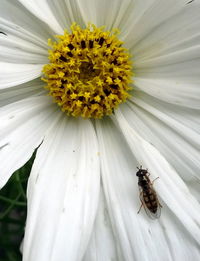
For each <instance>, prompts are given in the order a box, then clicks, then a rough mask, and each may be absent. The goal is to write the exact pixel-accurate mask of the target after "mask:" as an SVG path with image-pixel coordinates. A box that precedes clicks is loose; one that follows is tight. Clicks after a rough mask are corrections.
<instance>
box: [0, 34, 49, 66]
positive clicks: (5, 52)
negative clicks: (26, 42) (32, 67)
mask: <svg viewBox="0 0 200 261" xmlns="http://www.w3.org/2000/svg"><path fill="white" fill-rule="evenodd" d="M5 38H6V37H5ZM0 60H1V61H2V62H7V63H9V62H10V63H32V64H33V63H36V64H37V63H39V64H46V63H48V53H47V52H46V55H41V54H38V53H31V52H26V51H24V50H19V49H18V48H15V47H11V48H10V47H7V46H0Z"/></svg>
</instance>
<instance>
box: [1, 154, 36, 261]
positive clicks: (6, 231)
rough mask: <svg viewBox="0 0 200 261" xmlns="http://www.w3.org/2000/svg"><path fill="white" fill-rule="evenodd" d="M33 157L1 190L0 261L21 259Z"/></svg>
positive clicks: (18, 260) (17, 260)
mask: <svg viewBox="0 0 200 261" xmlns="http://www.w3.org/2000/svg"><path fill="white" fill-rule="evenodd" d="M34 158H35V153H34V155H33V156H32V158H31V159H30V160H29V161H28V162H27V163H26V164H25V165H24V166H23V167H22V168H20V169H19V170H17V171H16V172H15V173H14V174H13V175H12V177H11V178H10V180H9V181H8V182H7V184H6V185H5V186H4V187H3V189H2V190H0V261H21V260H22V256H21V253H20V245H21V241H22V239H23V236H24V226H25V221H26V212H27V210H26V187H27V181H28V177H29V174H30V171H31V167H32V164H33V161H34Z"/></svg>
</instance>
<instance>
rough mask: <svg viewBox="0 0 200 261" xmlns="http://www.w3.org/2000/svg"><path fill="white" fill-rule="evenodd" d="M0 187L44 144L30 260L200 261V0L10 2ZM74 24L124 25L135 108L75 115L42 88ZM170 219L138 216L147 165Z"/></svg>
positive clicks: (5, 22) (2, 52)
mask: <svg viewBox="0 0 200 261" xmlns="http://www.w3.org/2000/svg"><path fill="white" fill-rule="evenodd" d="M0 4H1V8H0V31H1V34H0V59H1V62H0V69H1V70H0V72H1V73H0V103H1V110H0V126H1V130H0V186H1V187H2V186H3V185H4V184H5V183H6V182H7V180H8V179H9V177H10V176H11V175H12V173H13V172H14V171H15V170H17V169H18V168H20V167H21V166H22V165H24V164H25V163H26V161H27V160H28V159H29V158H30V157H31V155H32V153H33V152H34V150H35V149H36V148H37V147H38V146H39V148H38V150H37V154H36V159H35V161H34V164H33V168H32V171H31V174H30V178H29V184H28V217H27V224H26V232H25V238H24V247H23V260H24V261H36V260H37V261H75V260H76V261H77V260H80V261H82V260H83V261H97V260H98V261H111V260H113V261H114V260H115V261H117V260H118V261H133V260H136V261H160V260H162V261H169V260H173V261H179V260H185V261H188V260H194V261H197V260H200V252H199V248H198V243H199V242H200V219H199V215H200V206H199V203H198V201H197V199H199V175H200V154H199V149H200V146H199V145H200V127H199V123H200V117H199V115H200V111H199V109H200V44H199V41H200V32H199V28H200V1H199V0H194V1H188V0H123V1H121V0H112V1H111V0H110V1H107V0H101V1H100V0H85V1H84V0H58V1H53V0H49V1H46V0H30V1H27V0H19V1H16V0H1V3H0ZM73 22H76V23H77V24H79V25H80V26H85V25H87V23H88V22H91V23H93V24H95V25H96V26H98V27H99V26H102V25H105V26H106V29H107V30H112V29H113V28H119V29H120V31H121V34H120V39H121V40H122V41H124V44H125V46H126V48H128V49H129V51H130V52H131V54H132V56H133V68H134V69H133V71H134V88H133V90H132V91H131V94H132V96H131V97H130V98H129V99H128V101H127V102H126V103H124V104H122V105H120V106H119V108H118V109H117V110H115V113H114V114H112V116H109V117H104V118H103V119H101V120H92V121H91V120H88V119H82V118H73V117H67V116H66V115H65V114H64V113H62V112H61V111H60V109H59V108H58V106H56V105H55V104H53V103H52V99H51V97H48V96H47V95H46V91H45V89H44V88H43V85H44V83H43V82H42V81H41V80H40V77H41V75H42V73H41V70H42V67H43V65H44V64H47V63H48V57H47V56H48V55H47V50H48V45H47V39H48V38H52V39H53V36H54V35H55V34H63V30H64V29H66V28H67V29H68V30H69V29H70V26H71V24H72V23H73ZM140 165H142V166H143V167H144V168H148V169H149V172H150V173H151V176H150V178H151V180H153V179H154V178H156V177H157V176H159V179H158V180H157V181H156V182H155V183H154V187H155V189H156V191H157V193H158V196H159V198H160V201H161V204H162V205H163V208H162V214H161V217H160V218H159V219H157V220H151V219H149V218H148V216H147V215H146V214H145V211H144V209H143V210H141V212H140V213H139V214H137V211H138V209H139V207H140V200H139V192H138V185H137V182H138V180H137V177H136V175H135V173H136V167H137V166H140Z"/></svg>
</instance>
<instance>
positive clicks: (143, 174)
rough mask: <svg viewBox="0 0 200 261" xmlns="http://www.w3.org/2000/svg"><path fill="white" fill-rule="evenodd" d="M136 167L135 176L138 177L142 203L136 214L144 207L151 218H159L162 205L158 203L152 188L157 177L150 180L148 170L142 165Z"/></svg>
mask: <svg viewBox="0 0 200 261" xmlns="http://www.w3.org/2000/svg"><path fill="white" fill-rule="evenodd" d="M137 169H138V171H137V172H136V176H137V177H138V186H139V191H140V201H141V203H142V204H141V206H140V208H139V210H138V214H139V212H140V210H141V208H142V207H144V209H145V212H146V213H147V215H148V216H149V217H150V218H151V219H155V218H159V217H160V214H161V207H162V205H161V204H160V202H159V200H158V197H157V194H156V191H155V190H154V188H153V183H154V181H155V180H156V179H158V178H156V179H154V180H153V181H151V180H150V178H149V176H150V173H148V170H146V169H143V168H142V166H140V168H138V167H137Z"/></svg>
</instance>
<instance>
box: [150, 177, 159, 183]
mask: <svg viewBox="0 0 200 261" xmlns="http://www.w3.org/2000/svg"><path fill="white" fill-rule="evenodd" d="M157 179H159V177H157V178H155V179H154V180H153V181H152V182H151V184H152V185H153V183H154V181H156V180H157Z"/></svg>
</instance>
